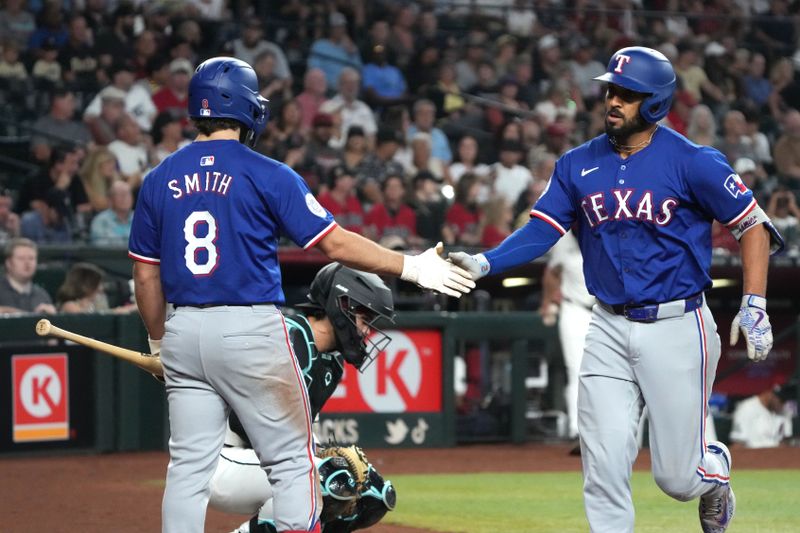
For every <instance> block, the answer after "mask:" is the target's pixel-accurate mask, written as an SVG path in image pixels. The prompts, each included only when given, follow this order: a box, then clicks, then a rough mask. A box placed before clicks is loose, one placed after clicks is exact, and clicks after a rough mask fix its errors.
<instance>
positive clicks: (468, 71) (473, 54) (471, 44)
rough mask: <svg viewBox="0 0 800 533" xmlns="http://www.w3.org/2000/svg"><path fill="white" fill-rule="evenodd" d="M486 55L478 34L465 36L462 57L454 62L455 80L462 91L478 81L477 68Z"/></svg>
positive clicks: (481, 39)
mask: <svg viewBox="0 0 800 533" xmlns="http://www.w3.org/2000/svg"><path fill="white" fill-rule="evenodd" d="M485 57H486V50H485V48H484V40H483V38H482V37H481V36H480V35H479V34H475V33H470V34H469V35H468V36H467V42H466V52H465V54H464V58H463V59H460V60H459V61H457V62H456V81H457V82H458V86H459V87H461V90H462V91H466V90H468V89H471V88H473V87H474V86H475V85H477V83H478V81H479V77H478V69H479V68H480V65H481V63H483V61H484V59H485Z"/></svg>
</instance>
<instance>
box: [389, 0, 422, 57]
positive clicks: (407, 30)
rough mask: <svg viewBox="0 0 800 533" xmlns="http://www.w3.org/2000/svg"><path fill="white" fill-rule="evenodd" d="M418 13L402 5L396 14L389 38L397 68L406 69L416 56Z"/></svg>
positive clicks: (412, 8)
mask: <svg viewBox="0 0 800 533" xmlns="http://www.w3.org/2000/svg"><path fill="white" fill-rule="evenodd" d="M416 19H417V13H416V11H415V9H414V7H412V6H410V5H404V4H400V5H399V7H398V8H397V11H396V12H395V17H394V22H393V23H392V30H391V35H390V36H389V50H391V53H392V55H393V56H394V58H395V62H396V64H397V66H399V67H400V68H406V67H407V66H408V64H409V63H410V62H411V58H412V57H413V56H414V49H415V48H416V41H417V39H418V35H417V32H416V28H415V22H416Z"/></svg>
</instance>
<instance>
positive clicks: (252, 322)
mask: <svg viewBox="0 0 800 533" xmlns="http://www.w3.org/2000/svg"><path fill="white" fill-rule="evenodd" d="M188 106H189V116H190V117H191V118H192V119H193V121H194V123H195V126H196V128H197V131H198V132H199V133H198V136H197V138H196V139H195V141H194V142H193V143H191V144H190V145H188V146H186V147H185V148H183V149H181V150H179V151H177V152H175V153H174V154H172V155H171V156H169V157H168V158H166V159H164V160H163V161H162V162H161V163H160V164H159V165H158V166H157V167H156V168H155V169H153V170H152V171H151V172H150V173H149V174H148V175H147V177H146V179H145V180H144V183H143V184H142V187H141V189H140V192H139V197H138V200H137V205H136V216H135V217H134V220H135V222H134V224H133V227H132V229H131V236H130V243H129V255H130V257H132V258H133V259H134V268H133V277H134V283H135V292H136V302H137V304H138V306H139V312H140V314H141V316H142V319H143V321H144V324H145V327H146V328H147V331H148V334H149V337H150V339H152V341H153V342H152V346H151V351H152V352H153V353H158V352H160V353H161V361H162V364H163V366H164V378H165V381H166V390H167V400H168V403H169V418H170V441H169V452H170V463H169V467H168V469H167V482H166V488H165V490H164V501H163V506H162V524H163V525H162V529H163V531H164V532H168V533H177V532H183V531H187V532H198V531H202V530H203V524H204V522H205V512H206V506H207V503H208V497H209V496H208V495H209V489H208V481H209V479H210V478H211V475H212V474H213V472H214V467H215V466H216V462H217V457H218V454H219V451H220V449H221V448H222V444H223V439H224V437H225V427H226V424H225V422H226V420H227V417H228V412H229V410H230V409H233V410H235V411H236V412H237V413H238V414H239V416H240V419H241V421H242V425H243V427H244V428H245V429H246V430H247V433H248V435H249V436H250V440H251V441H252V443H253V448H254V449H255V450H256V454H257V455H258V458H259V460H260V461H261V466H262V467H263V468H264V470H265V471H266V473H267V476H268V478H269V480H270V483H272V486H273V489H274V494H275V497H274V508H275V525H276V528H277V530H278V531H280V532H295V531H304V532H305V531H319V529H320V527H319V520H318V519H319V512H320V505H319V500H320V492H319V481H318V475H317V471H316V468H315V467H314V460H313V457H314V450H313V441H312V435H311V417H310V412H309V402H308V397H307V393H306V388H305V386H304V385H303V379H302V374H301V371H300V369H299V368H298V366H297V361H296V359H295V358H294V357H292V352H291V346H290V344H289V341H288V338H287V332H286V325H285V322H284V320H283V315H281V313H280V310H279V307H280V306H281V305H282V304H283V303H284V296H283V291H282V289H281V279H280V269H279V267H278V262H277V244H278V238H279V235H280V234H281V233H283V234H285V235H287V236H288V237H289V238H290V239H291V240H292V241H294V242H295V243H296V244H297V245H299V246H302V247H303V248H311V247H312V246H317V247H318V248H319V249H320V250H322V252H323V253H325V254H326V255H327V256H328V257H329V258H331V259H333V260H335V261H339V262H341V263H343V264H345V265H347V266H350V267H353V268H358V269H360V270H364V271H368V272H375V273H379V274H386V275H393V276H400V277H401V278H402V279H405V280H407V281H410V282H413V283H416V284H417V285H419V286H420V287H422V288H425V289H430V290H435V291H438V292H441V293H444V294H448V295H452V296H460V294H461V293H464V292H468V291H469V290H470V289H471V288H472V287H473V286H474V282H473V281H472V280H471V279H470V277H469V274H468V273H466V272H465V271H463V270H462V269H460V268H459V267H457V266H455V265H453V264H452V263H450V262H447V261H445V260H444V259H442V257H440V255H439V253H438V250H439V248H431V249H430V250H427V251H426V252H424V253H422V254H420V255H417V256H404V255H402V254H399V253H397V252H393V251H390V250H388V249H386V248H383V247H381V246H379V245H377V244H376V243H373V242H372V241H370V240H368V239H366V238H364V237H361V236H360V235H357V234H355V233H352V232H349V231H347V230H344V229H343V228H340V227H338V226H337V224H336V223H335V222H334V220H333V217H332V216H331V215H330V213H328V212H327V211H326V210H325V209H324V208H322V206H320V205H319V203H318V202H317V200H316V199H315V198H314V196H313V195H312V194H311V193H310V192H309V190H308V188H307V187H306V185H305V183H304V182H303V180H302V178H300V176H298V175H297V174H296V173H295V172H294V171H292V170H291V169H290V168H288V167H287V166H286V165H284V164H282V163H279V162H277V161H274V160H272V159H269V158H267V157H264V156H262V155H260V154H258V153H256V152H254V151H253V150H251V149H250V146H252V144H253V142H254V141H255V139H257V138H258V136H259V135H260V133H261V132H262V131H263V129H264V127H265V125H266V122H267V115H268V113H267V102H266V100H265V99H263V98H262V97H261V96H260V95H259V94H258V82H257V79H256V75H255V72H254V71H253V69H252V68H251V67H250V66H249V65H247V64H246V63H244V62H243V61H239V60H236V59H233V58H227V57H221V58H213V59H209V60H207V61H205V62H203V63H202V64H201V65H200V66H198V67H197V70H196V71H195V73H194V75H193V76H192V80H191V81H190V84H189V104H188ZM167 302H170V303H172V304H173V305H174V306H175V311H174V313H171V314H170V316H169V317H168V318H167V317H166V305H165V304H166V303H167ZM162 341H163V350H161V343H162ZM265 354H266V355H265Z"/></svg>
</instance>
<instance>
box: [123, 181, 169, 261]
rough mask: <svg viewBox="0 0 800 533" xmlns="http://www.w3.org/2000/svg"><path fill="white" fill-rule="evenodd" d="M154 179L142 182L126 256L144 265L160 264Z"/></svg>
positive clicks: (159, 238) (159, 235) (159, 234)
mask: <svg viewBox="0 0 800 533" xmlns="http://www.w3.org/2000/svg"><path fill="white" fill-rule="evenodd" d="M155 183H156V180H155V179H147V178H145V180H144V181H143V182H142V187H141V188H140V189H139V196H138V198H137V201H136V210H135V212H134V216H133V223H132V225H131V233H130V238H129V240H128V255H129V256H130V257H131V258H133V259H135V260H137V261H143V262H145V263H151V264H158V263H160V262H161V231H160V230H159V228H158V223H157V220H158V217H156V216H155V212H156V211H155V209H156V206H155V205H154V202H155Z"/></svg>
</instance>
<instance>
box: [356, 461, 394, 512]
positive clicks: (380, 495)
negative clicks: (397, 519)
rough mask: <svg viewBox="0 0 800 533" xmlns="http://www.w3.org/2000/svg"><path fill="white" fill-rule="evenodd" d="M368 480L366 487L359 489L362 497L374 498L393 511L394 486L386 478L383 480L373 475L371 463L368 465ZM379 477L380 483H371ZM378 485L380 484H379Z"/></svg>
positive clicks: (373, 470)
mask: <svg viewBox="0 0 800 533" xmlns="http://www.w3.org/2000/svg"><path fill="white" fill-rule="evenodd" d="M369 470H370V472H369V476H368V479H369V482H368V483H367V487H365V489H364V490H362V491H361V497H362V498H374V499H376V500H378V501H379V502H381V503H382V504H383V505H384V506H385V507H386V508H387V509H388V510H390V511H393V510H394V507H395V505H397V492H395V490H394V486H393V485H392V482H391V481H389V480H388V479H387V480H383V478H380V477H379V476H373V475H372V474H373V472H374V473H375V474H377V472H375V469H374V468H372V465H370V467H369ZM375 478H377V479H380V481H381V482H380V483H373V482H372V480H373V479H375ZM379 485H380V486H379Z"/></svg>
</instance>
